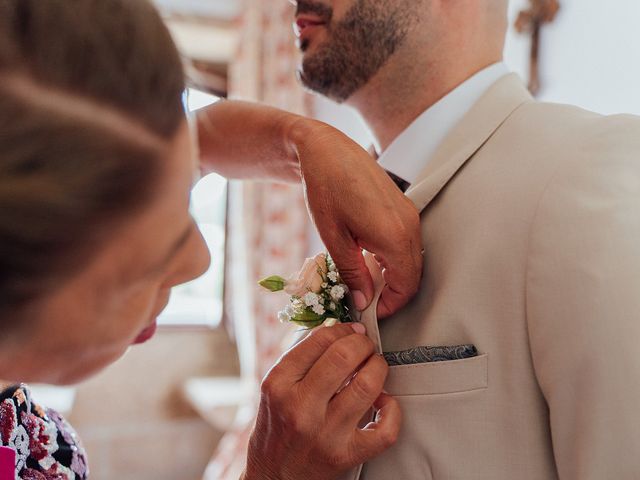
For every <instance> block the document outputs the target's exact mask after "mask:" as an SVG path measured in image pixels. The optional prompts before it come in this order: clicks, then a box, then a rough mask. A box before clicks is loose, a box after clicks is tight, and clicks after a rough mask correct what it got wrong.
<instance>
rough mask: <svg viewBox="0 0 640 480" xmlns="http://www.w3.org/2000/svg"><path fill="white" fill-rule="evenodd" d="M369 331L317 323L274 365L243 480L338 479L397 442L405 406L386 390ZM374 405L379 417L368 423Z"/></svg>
mask: <svg viewBox="0 0 640 480" xmlns="http://www.w3.org/2000/svg"><path fill="white" fill-rule="evenodd" d="M363 333H364V327H363V326H362V325H361V324H341V325H336V326H334V327H330V328H326V327H320V328H317V329H315V330H314V331H313V332H311V334H310V335H309V336H308V337H306V338H305V339H304V340H303V341H301V342H300V343H299V344H297V345H296V346H295V347H293V348H292V349H291V350H290V351H289V352H287V353H286V354H285V355H284V356H283V357H282V358H281V359H280V361H279V363H278V364H276V365H275V366H274V367H273V368H272V369H271V371H270V372H269V374H268V375H267V376H266V378H265V379H264V381H263V382H262V398H261V402H260V408H259V411H258V418H257V420H256V425H255V428H254V431H253V433H252V435H251V439H250V441H249V453H248V458H247V467H246V471H245V473H244V474H243V477H242V479H243V480H300V479H303V478H304V479H305V480H331V479H334V478H337V477H338V475H340V474H341V473H343V472H345V471H347V470H348V469H350V468H352V467H355V466H357V465H359V464H361V463H364V462H366V461H367V460H369V459H371V458H372V457H375V456H376V455H379V454H380V453H382V452H383V451H384V450H386V449H387V448H388V447H390V446H391V445H392V444H393V443H394V442H395V441H396V438H397V435H398V430H399V427H400V420H401V413H400V408H399V406H398V403H397V402H396V400H394V399H393V398H392V397H390V396H388V395H386V394H384V393H382V387H383V384H384V381H385V378H386V376H387V370H388V367H387V364H386V362H385V361H384V359H383V358H382V357H381V356H380V355H377V354H375V353H374V345H373V343H372V342H371V340H369V338H367V337H366V335H364V334H363ZM354 374H355V376H354ZM352 377H353V378H352ZM350 378H352V379H351V381H350V382H349V383H348V385H347V386H346V387H344V388H342V387H343V385H344V384H345V381H346V380H347V379H350ZM336 392H337V393H336ZM371 408H375V409H376V410H377V415H376V420H375V421H374V422H370V423H369V424H367V425H366V426H364V427H363V428H361V427H360V426H359V424H360V421H361V420H362V419H363V417H365V415H367V413H368V412H369V411H370V410H371Z"/></svg>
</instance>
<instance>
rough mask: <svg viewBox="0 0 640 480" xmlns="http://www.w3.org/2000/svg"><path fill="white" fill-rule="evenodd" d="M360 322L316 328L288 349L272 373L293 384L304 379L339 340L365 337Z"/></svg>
mask: <svg viewBox="0 0 640 480" xmlns="http://www.w3.org/2000/svg"><path fill="white" fill-rule="evenodd" d="M364 333H365V327H364V325H362V324H360V323H343V324H338V325H334V326H333V327H322V328H316V329H314V330H313V331H312V332H311V333H310V334H309V335H307V337H306V338H304V339H303V340H302V341H300V342H299V343H298V344H296V345H295V346H294V347H292V348H291V349H290V350H289V351H287V352H286V353H285V354H284V355H283V356H282V358H281V359H280V361H279V362H278V363H277V364H276V365H275V366H274V367H273V369H272V371H271V373H274V374H276V375H278V376H283V377H286V378H287V379H288V380H289V381H290V383H291V385H293V384H294V383H296V382H298V381H300V380H302V378H304V377H305V375H307V373H308V372H309V371H310V370H311V368H312V367H313V366H314V365H315V364H316V363H317V362H318V360H319V359H320V357H322V356H323V355H324V354H325V353H326V352H327V350H329V348H330V347H331V346H332V345H333V344H334V343H335V342H337V341H338V340H340V339H342V338H346V337H349V336H354V335H355V336H361V337H364Z"/></svg>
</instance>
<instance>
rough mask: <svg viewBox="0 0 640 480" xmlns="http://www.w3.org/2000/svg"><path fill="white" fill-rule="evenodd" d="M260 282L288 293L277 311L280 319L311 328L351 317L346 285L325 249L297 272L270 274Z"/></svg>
mask: <svg viewBox="0 0 640 480" xmlns="http://www.w3.org/2000/svg"><path fill="white" fill-rule="evenodd" d="M259 284H260V285H261V286H262V287H263V288H266V289H267V290H269V291H271V292H279V291H285V292H287V293H288V294H289V295H290V296H291V298H290V300H289V303H288V304H287V306H286V307H285V308H284V309H283V310H282V311H281V312H279V313H278V319H279V320H280V321H281V322H283V323H286V322H293V323H295V324H297V325H300V326H302V327H304V328H308V329H311V328H315V327H317V326H319V325H327V326H331V325H335V324H336V323H344V322H350V321H351V317H350V316H349V307H347V305H346V298H345V295H346V294H347V292H348V288H347V286H346V285H345V284H344V283H343V282H342V279H341V278H340V273H339V272H338V269H337V268H336V264H335V263H334V261H333V259H332V258H331V257H330V256H329V254H327V253H320V254H318V255H316V256H315V257H313V258H308V259H307V260H306V261H305V263H304V265H303V266H302V269H301V270H300V272H299V273H298V275H297V276H292V277H289V278H288V279H285V278H283V277H280V276H278V275H273V276H271V277H267V278H265V279H263V280H261V281H260V282H259Z"/></svg>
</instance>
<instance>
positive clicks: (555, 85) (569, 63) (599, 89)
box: [316, 0, 640, 146]
mask: <svg viewBox="0 0 640 480" xmlns="http://www.w3.org/2000/svg"><path fill="white" fill-rule="evenodd" d="M528 3H529V1H528V0H511V4H510V18H511V25H513V23H514V21H515V18H516V17H517V13H518V12H519V11H520V10H521V9H523V8H525V7H526V6H527V5H528ZM560 3H561V11H560V13H559V14H558V17H557V18H556V20H555V22H554V23H553V24H551V25H548V26H546V27H545V29H544V31H543V36H542V58H541V65H540V72H541V79H542V82H543V83H542V85H543V87H542V90H541V92H540V95H539V98H540V99H541V100H545V101H552V102H560V103H571V104H575V105H579V106H581V107H584V108H587V109H589V110H593V111H596V112H600V113H605V114H611V113H621V112H627V113H635V114H638V115H640V26H639V24H640V0H614V1H610V2H606V1H603V0H560ZM505 61H506V62H507V64H508V65H509V67H510V68H511V69H512V70H513V71H515V72H517V73H519V74H520V75H521V76H522V77H523V79H527V78H528V68H529V67H528V64H529V37H528V36H524V35H520V34H518V33H516V32H515V30H514V29H513V27H511V29H510V31H509V34H508V36H507V46H506V48H505ZM316 110H317V116H318V118H320V119H321V120H324V121H326V122H328V123H331V124H332V125H334V126H336V127H337V128H339V129H341V130H343V131H344V132H345V133H347V134H348V135H350V136H351V137H352V138H354V139H355V140H356V141H358V142H359V143H361V144H362V145H364V146H368V145H370V144H371V140H370V136H369V133H368V131H367V129H366V127H365V126H364V124H363V123H362V121H361V120H360V118H359V117H358V115H357V114H356V113H355V112H354V111H353V110H351V109H349V108H348V107H344V106H338V105H335V104H333V103H332V102H329V101H327V100H325V99H321V98H318V100H317V101H316Z"/></svg>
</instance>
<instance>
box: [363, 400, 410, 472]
mask: <svg viewBox="0 0 640 480" xmlns="http://www.w3.org/2000/svg"><path fill="white" fill-rule="evenodd" d="M374 407H375V409H376V410H377V413H376V419H375V421H373V422H371V423H369V424H368V425H367V426H366V427H365V428H363V429H360V430H356V431H355V435H354V437H353V448H352V451H353V452H356V454H357V455H360V456H361V457H360V458H358V459H355V460H356V461H357V463H364V462H366V461H367V460H369V459H371V458H373V457H376V456H378V455H380V454H381V453H382V452H384V451H385V450H387V449H388V448H389V447H391V446H392V445H393V444H395V443H396V441H397V440H398V434H399V433H400V425H401V424H402V411H401V410H400V405H399V404H398V401H397V400H396V399H395V398H393V397H392V396H390V395H387V394H385V393H383V394H382V395H380V396H379V397H378V399H377V400H376V402H375V404H374Z"/></svg>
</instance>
